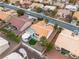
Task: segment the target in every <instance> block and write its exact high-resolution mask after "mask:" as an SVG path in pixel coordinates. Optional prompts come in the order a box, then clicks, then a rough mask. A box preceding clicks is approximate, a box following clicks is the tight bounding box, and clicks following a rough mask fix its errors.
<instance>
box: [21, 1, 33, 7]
mask: <svg viewBox="0 0 79 59" xmlns="http://www.w3.org/2000/svg"><path fill="white" fill-rule="evenodd" d="M20 4H21V7H22V8H29V6H30V5H31V4H32V2H31V1H28V0H25V1H23V2H21V3H20Z"/></svg>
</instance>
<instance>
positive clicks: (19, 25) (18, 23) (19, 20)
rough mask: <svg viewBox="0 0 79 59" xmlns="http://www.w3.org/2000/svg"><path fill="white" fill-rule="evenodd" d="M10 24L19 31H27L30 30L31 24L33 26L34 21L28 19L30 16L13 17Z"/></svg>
mask: <svg viewBox="0 0 79 59" xmlns="http://www.w3.org/2000/svg"><path fill="white" fill-rule="evenodd" d="M9 23H10V24H11V25H12V26H14V27H16V29H17V30H19V31H23V30H25V29H26V28H28V27H29V26H30V25H31V24H32V20H31V19H29V18H28V16H25V15H23V16H20V17H18V16H13V17H12V18H11V19H10V21H9Z"/></svg>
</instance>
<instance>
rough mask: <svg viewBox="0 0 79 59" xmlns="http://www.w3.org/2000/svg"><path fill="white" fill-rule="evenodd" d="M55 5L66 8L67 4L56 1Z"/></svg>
mask: <svg viewBox="0 0 79 59" xmlns="http://www.w3.org/2000/svg"><path fill="white" fill-rule="evenodd" d="M53 5H55V6H58V8H64V6H65V4H64V3H60V2H55V3H53Z"/></svg>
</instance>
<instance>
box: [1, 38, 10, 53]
mask: <svg viewBox="0 0 79 59" xmlns="http://www.w3.org/2000/svg"><path fill="white" fill-rule="evenodd" d="M8 48H9V42H8V41H7V40H5V39H3V38H2V37H0V55H1V54H2V53H3V52H4V51H6V50H7V49H8Z"/></svg>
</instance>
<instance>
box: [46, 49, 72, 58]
mask: <svg viewBox="0 0 79 59" xmlns="http://www.w3.org/2000/svg"><path fill="white" fill-rule="evenodd" d="M45 55H46V57H47V59H72V58H70V57H67V56H64V55H61V54H60V53H59V52H58V51H56V49H53V50H51V51H50V52H48V53H46V54H45Z"/></svg>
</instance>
